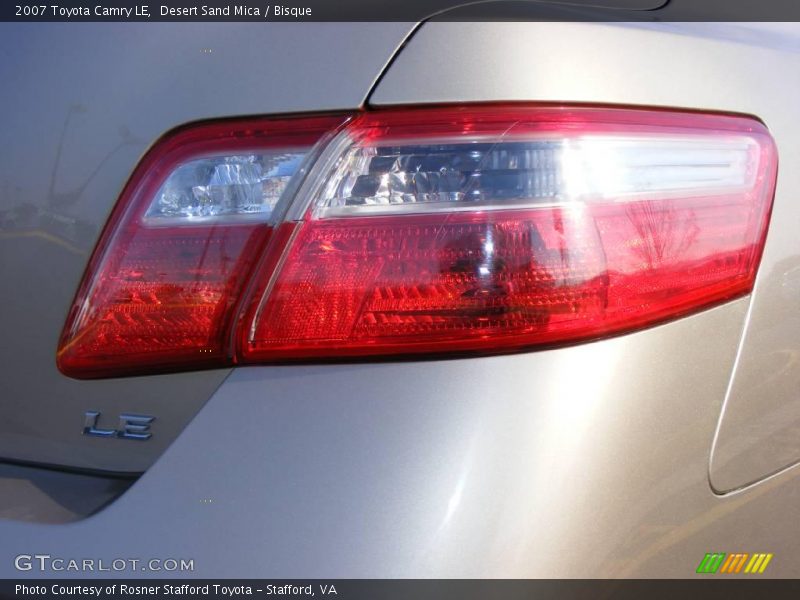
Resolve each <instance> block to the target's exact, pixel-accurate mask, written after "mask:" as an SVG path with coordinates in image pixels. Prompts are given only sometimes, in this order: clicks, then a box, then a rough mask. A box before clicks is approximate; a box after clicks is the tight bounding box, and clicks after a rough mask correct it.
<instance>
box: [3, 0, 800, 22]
mask: <svg viewBox="0 0 800 600" xmlns="http://www.w3.org/2000/svg"><path fill="white" fill-rule="evenodd" d="M428 19H435V20H445V21H800V2H798V1H797V0H758V1H755V0H491V1H489V0H487V1H484V2H474V1H470V2H468V1H467V0H286V1H284V2H280V3H272V2H270V1H269V0H264V1H256V0H242V1H240V2H239V1H225V0H196V1H195V0H158V1H156V2H153V1H150V0H139V1H135V0H38V1H37V0H30V1H23V0H15V1H13V2H2V3H0V21H7V22H47V21H59V22H81V21H84V22H103V21H109V22H157V21H173V22H179V21H188V22H203V21H206V22H211V21H241V22H270V21H272V22H274V21H278V22H324V21H412V22H419V21H424V20H428Z"/></svg>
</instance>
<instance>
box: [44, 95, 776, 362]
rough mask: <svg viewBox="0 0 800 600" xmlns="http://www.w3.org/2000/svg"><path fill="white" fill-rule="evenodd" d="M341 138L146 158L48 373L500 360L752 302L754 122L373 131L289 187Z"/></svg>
mask: <svg viewBox="0 0 800 600" xmlns="http://www.w3.org/2000/svg"><path fill="white" fill-rule="evenodd" d="M341 122H342V118H341V117H338V118H328V119H327V120H326V119H325V118H317V119H316V120H315V119H305V120H293V121H292V120H286V121H270V122H269V127H271V128H272V129H271V130H270V131H267V130H266V126H265V129H264V134H263V135H262V136H261V139H260V142H261V143H260V144H257V145H255V146H253V145H252V144H250V146H248V142H249V140H250V138H252V135H250V134H248V133H245V132H244V130H243V129H242V128H240V129H238V130H237V131H238V133H237V134H236V135H235V136H233V138H235V139H236V140H237V141H236V144H234V145H233V146H229V145H226V144H230V142H231V135H228V136H223V137H224V139H225V140H226V141H225V142H220V143H218V144H217V145H215V146H214V147H212V148H204V147H203V143H202V142H201V141H200V140H202V139H204V138H205V137H206V136H207V132H203V131H202V130H201V129H200V128H195V129H191V130H186V132H184V134H185V135H186V134H188V135H190V136H193V138H192V139H194V140H195V141H197V142H198V143H199V144H200V148H201V149H202V151H198V150H197V149H196V148H191V149H189V148H188V146H189V145H187V143H186V141H185V140H179V139H177V138H173V139H171V140H170V143H171V144H172V146H171V147H172V148H173V149H174V151H175V152H178V151H180V152H181V160H174V159H172V160H169V159H168V160H164V159H159V158H158V155H157V153H156V150H154V153H156V156H155V157H153V158H152V159H151V160H150V161H149V164H148V160H145V162H144V163H143V165H142V166H141V167H140V169H139V170H137V173H140V174H141V175H140V177H141V178H142V181H138V180H137V178H136V177H134V180H133V181H132V182H131V185H130V186H129V189H131V190H132V191H131V192H130V193H129V192H127V191H126V195H123V199H122V200H121V202H120V206H121V207H122V208H118V211H124V214H123V215H122V216H121V217H119V218H118V220H117V223H116V225H113V226H112V227H111V232H110V233H108V234H107V235H106V236H105V237H104V241H103V242H102V243H101V246H100V248H99V249H98V251H97V253H96V255H99V256H100V257H101V258H100V259H99V260H98V261H97V264H96V265H94V266H93V267H92V268H91V269H90V272H89V273H88V274H87V280H86V282H84V288H83V289H82V291H81V292H80V293H79V296H78V300H77V303H76V310H75V311H74V312H73V315H72V316H71V319H70V321H69V322H68V324H67V328H66V329H65V333H64V337H63V338H62V346H61V349H60V351H59V364H60V366H61V368H62V370H64V371H65V372H67V373H68V374H71V375H76V376H98V375H108V374H119V373H124V372H130V371H131V370H134V371H135V370H149V369H154V368H168V369H171V368H186V367H195V366H200V365H202V364H225V362H226V361H231V360H232V361H238V362H262V361H280V360H285V359H306V358H319V357H324V358H337V357H348V356H350V357H353V356H365V355H370V356H380V355H398V354H402V355H411V354H431V353H472V352H478V353H482V352H501V351H502V352H507V351H514V350H520V349H523V348H533V347H541V346H552V345H556V344H562V343H569V342H575V341H578V340H588V339H594V338H598V337H602V336H607V335H611V334H618V333H622V332H627V331H631V330H633V329H636V328H640V327H644V326H648V325H652V324H655V323H660V322H663V321H666V320H669V319H673V318H676V317H679V316H682V315H685V314H688V313H690V312H693V311H697V310H701V309H703V308H706V307H709V306H712V305H714V304H717V303H720V302H723V301H726V300H729V299H732V298H735V297H738V296H741V295H743V294H746V293H748V292H749V291H750V290H751V289H752V285H753V282H754V278H755V273H756V269H757V266H758V262H759V259H760V255H761V251H762V249H763V244H764V239H765V235H766V228H767V222H768V217H769V210H770V206H771V200H772V193H773V186H774V181H775V176H776V168H777V167H776V165H777V157H776V152H775V148H774V144H773V142H772V140H771V138H770V136H769V134H768V133H767V131H766V129H765V128H764V127H763V126H762V125H761V124H760V123H758V122H756V121H754V120H752V119H747V118H742V117H733V116H720V115H704V114H696V113H679V112H664V111H644V110H623V109H592V108H552V107H530V106H528V107H526V106H520V105H512V106H478V107H468V106H467V107H458V108H428V109H414V110H386V111H377V112H371V113H370V112H368V113H362V114H361V115H358V116H356V117H355V119H353V120H352V121H351V122H350V123H349V124H348V125H346V126H345V127H344V128H343V129H341V131H340V132H339V133H338V134H337V135H336V136H335V137H333V138H332V139H330V140H329V141H326V142H325V146H324V150H320V152H321V153H320V154H319V155H317V153H316V152H315V153H313V154H314V157H315V160H314V161H313V165H311V164H310V163H309V168H310V172H309V174H308V176H307V177H305V178H304V179H303V175H304V171H305V169H303V168H301V169H299V171H298V174H297V175H294V174H293V172H292V173H289V171H290V170H291V168H289V167H287V164H288V165H291V164H294V165H295V167H294V168H295V171H297V165H298V164H299V162H300V160H301V159H302V157H303V156H305V155H306V154H307V152H308V148H309V147H310V146H311V145H312V144H313V143H314V142H315V141H316V140H318V139H319V138H320V137H321V136H322V134H323V133H324V132H325V131H329V130H332V129H334V128H335V127H337V126H338V125H339V124H340V123H341ZM212 127H216V126H212ZM229 127H230V126H229ZM256 129H257V128H256ZM293 136H299V137H300V138H302V139H303V140H304V143H301V142H300V141H299V138H296V137H293ZM303 136H305V137H303ZM290 138H291V139H290ZM238 144H241V145H242V147H239V146H238ZM245 147H246V148H247V150H246V151H245V150H244V149H243V148H245ZM253 157H260V158H253ZM298 157H299V158H298ZM276 165H277V166H276ZM153 172H156V173H157V175H153V174H152V173H153ZM281 173H283V175H281ZM301 179H302V185H300V181H301ZM151 180H152V181H151ZM148 182H149V183H148ZM282 186H283V187H282ZM284 189H285V190H288V191H284ZM186 190H191V193H188V192H187V191H186ZM187 194H188V196H187ZM187 198H188V200H187ZM276 204H277V205H278V206H280V207H286V211H284V210H283V209H282V208H280V209H275V208H271V206H272V205H276ZM267 205H270V206H267ZM265 206H267V208H265ZM186 213H188V217H187V215H186ZM187 218H188V221H187ZM195 221H196V223H195ZM190 222H191V223H192V224H189V223H190ZM279 222H280V223H283V225H281V227H280V231H281V235H280V236H275V239H273V240H272V241H271V242H270V241H269V237H270V232H271V230H272V226H273V224H275V225H277V224H278V223H279ZM256 259H259V260H260V266H259V267H258V268H257V269H256V268H255V267H254V264H255V262H256ZM249 282H252V285H249ZM248 285H249V288H248ZM245 289H250V290H251V292H249V294H250V297H249V298H244V297H243V295H244V290H245ZM237 306H243V307H244V309H243V312H242V314H241V315H240V316H239V317H238V320H237V319H235V318H234V317H235V313H236V311H237V308H236V307H237ZM234 323H236V324H237V325H236V326H234ZM234 339H236V340H238V341H237V343H236V344H232V342H231V341H232V340H234Z"/></svg>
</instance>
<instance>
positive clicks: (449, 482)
mask: <svg viewBox="0 0 800 600" xmlns="http://www.w3.org/2000/svg"><path fill="white" fill-rule="evenodd" d="M747 306H748V300H747V299H740V300H737V301H735V302H732V303H729V304H726V305H724V306H721V307H719V308H716V309H712V310H710V311H706V312H703V313H701V314H698V315H695V316H692V317H689V318H686V319H681V320H679V321H675V322H673V323H669V324H666V325H662V326H659V327H656V328H652V329H648V330H645V331H641V332H638V333H635V334H631V335H627V336H621V337H617V338H614V339H609V340H605V341H600V342H595V343H591V344H585V345H580V346H575V347H571V348H564V349H559V350H550V351H544V352H537V353H535V354H521V355H510V356H496V357H490V358H472V359H459V360H449V361H427V362H405V363H382V364H380V363H379V364H353V365H328V366H286V367H248V368H241V369H236V370H235V371H234V373H233V374H232V375H231V376H230V377H229V378H228V379H227V380H226V382H225V384H224V385H223V386H221V387H220V389H219V390H218V391H217V392H216V394H215V395H214V396H213V398H212V399H211V400H210V401H209V402H208V403H207V404H206V405H205V406H204V407H203V409H202V410H201V411H200V412H199V413H198V415H197V417H196V418H195V419H194V420H193V421H192V422H191V423H190V424H189V425H188V426H187V427H186V429H185V430H184V431H183V433H182V434H181V435H180V436H179V437H178V439H177V440H176V441H175V442H174V443H173V444H172V446H170V448H168V449H167V451H166V452H165V453H164V454H163V456H162V457H161V458H160V459H159V460H158V461H157V462H156V463H155V464H154V465H153V467H151V468H150V469H149V470H148V471H147V473H145V474H144V475H143V476H142V477H141V478H140V479H139V480H138V481H137V482H136V483H135V484H133V486H132V487H131V488H130V489H129V490H128V491H127V492H126V493H125V494H124V495H122V496H121V497H120V498H119V499H118V500H117V501H116V502H114V503H113V504H112V505H111V506H109V507H108V508H106V509H105V510H103V511H102V512H100V513H98V514H96V515H94V516H92V517H89V518H87V519H85V520H83V521H79V522H76V523H71V524H68V525H54V526H42V525H32V524H23V523H16V522H3V523H0V538H2V539H3V540H17V541H18V542H15V543H13V544H10V543H5V542H4V543H3V544H2V545H1V546H0V576H4V577H9V576H28V575H40V574H39V573H38V572H31V573H28V572H26V573H19V572H16V571H15V570H14V567H13V559H14V557H15V556H16V555H17V554H19V553H33V552H43V553H47V554H50V555H52V556H60V557H101V556H102V557H141V558H148V557H166V556H169V557H173V558H186V559H194V561H195V571H194V572H193V573H191V574H190V575H191V576H194V577H212V578H216V577H253V576H258V577H267V578H270V577H281V578H327V577H343V578H356V577H564V576H571V577H608V576H642V575H646V576H653V575H658V576H689V575H691V574H692V573H693V572H694V569H695V568H696V565H697V564H698V562H699V561H700V559H701V558H702V556H703V553H704V552H707V551H709V549H710V548H724V547H732V546H735V547H736V548H744V547H745V545H747V544H749V545H748V546H747V547H748V548H749V547H751V546H753V547H758V548H768V549H769V551H771V552H775V553H776V556H778V557H779V558H780V560H778V559H776V560H775V562H774V564H773V566H772V567H771V570H772V569H774V572H775V573H782V574H787V573H790V572H792V571H791V569H792V567H794V568H795V569H796V568H797V567H798V566H800V563H798V560H800V559H798V558H797V556H796V554H793V553H791V552H789V551H788V549H789V548H790V547H791V545H792V544H794V539H795V538H794V537H792V538H791V539H789V538H787V539H785V540H784V541H783V542H782V544H783V545H782V544H781V543H779V542H780V536H774V535H771V534H772V533H774V532H773V531H771V530H767V529H765V530H762V531H760V532H759V531H752V532H750V533H751V534H752V535H751V536H750V537H749V538H746V539H745V538H743V537H742V535H743V534H742V531H741V529H739V528H735V527H734V528H729V529H725V527H723V526H722V525H723V524H724V523H725V522H729V519H731V518H738V517H739V516H740V515H743V514H744V515H746V514H747V513H748V512H749V511H758V510H759V509H760V507H762V506H763V503H744V504H738V503H737V501H736V500H735V498H733V497H730V498H728V499H726V500H720V499H719V498H718V497H717V496H715V495H714V494H713V493H712V491H711V489H710V488H709V486H708V476H707V453H708V445H709V439H710V436H711V434H712V432H713V430H714V427H715V425H716V421H717V417H718V414H719V410H720V407H721V404H722V399H723V397H724V392H725V388H726V386H727V382H728V377H729V374H730V369H731V367H732V364H733V360H734V358H735V354H736V342H737V340H738V339H739V336H740V333H741V322H742V320H743V319H744V316H745V313H746V311H747ZM686 339H696V340H702V342H699V343H696V344H690V345H688V346H687V344H686V342H685V341H686ZM623 432H624V435H623ZM789 485H790V484H788V483H785V484H784V486H783V488H777V489H775V490H773V494H774V495H775V496H779V495H780V494H781V492H784V491H785V488H786V487H789ZM744 518H746V516H745V517H744ZM791 520H792V515H791V514H786V515H784V516H780V515H778V516H776V518H775V519H772V520H771V521H774V522H775V525H777V523H778V522H781V523H782V524H783V525H784V526H785V527H789V524H790V522H791ZM132 524H135V527H132V526H131V525H132ZM773 526H774V525H773ZM164 531H169V535H163V534H162V532H164ZM23 539H24V543H23V542H22V540H23ZM578 541H580V543H578ZM220 548H224V549H225V551H224V552H220ZM79 574H80V573H78V575H79ZM118 574H121V575H125V573H124V572H120V573H109V574H107V575H112V576H116V575H118ZM129 574H130V573H128V575H129ZM45 575H50V576H53V575H62V576H63V575H67V576H74V575H76V574H75V573H52V572H50V573H45ZM164 575H168V576H174V575H183V576H187V574H186V573H149V572H148V573H137V576H142V577H147V576H164Z"/></svg>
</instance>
